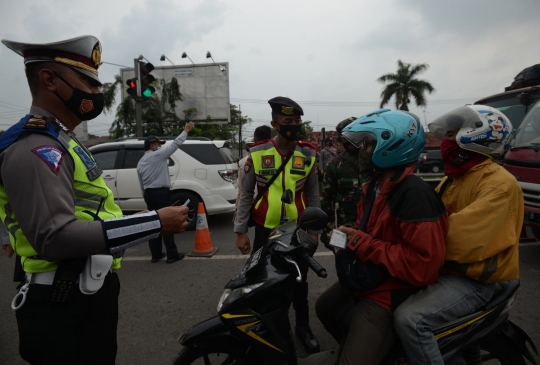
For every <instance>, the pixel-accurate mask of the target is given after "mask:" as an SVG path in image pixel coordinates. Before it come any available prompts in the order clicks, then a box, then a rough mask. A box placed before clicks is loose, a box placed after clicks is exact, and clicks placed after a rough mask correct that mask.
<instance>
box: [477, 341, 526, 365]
mask: <svg viewBox="0 0 540 365" xmlns="http://www.w3.org/2000/svg"><path fill="white" fill-rule="evenodd" d="M480 349H481V350H482V364H501V365H526V363H525V359H524V358H523V355H521V351H520V350H519V348H518V347H517V346H516V345H515V344H514V343H513V342H512V341H511V340H510V339H508V338H505V337H501V336H500V335H499V336H495V337H490V338H489V341H485V342H484V343H482V344H480ZM497 360H498V361H497Z"/></svg>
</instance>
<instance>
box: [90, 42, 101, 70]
mask: <svg viewBox="0 0 540 365" xmlns="http://www.w3.org/2000/svg"><path fill="white" fill-rule="evenodd" d="M92 61H93V62H94V65H95V66H96V69H97V68H99V66H100V65H101V45H100V43H99V42H98V43H96V45H95V46H94V50H93V51H92Z"/></svg>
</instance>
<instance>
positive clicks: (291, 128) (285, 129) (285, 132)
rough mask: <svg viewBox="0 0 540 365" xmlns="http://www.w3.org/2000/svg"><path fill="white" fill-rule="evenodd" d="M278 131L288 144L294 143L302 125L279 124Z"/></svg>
mask: <svg viewBox="0 0 540 365" xmlns="http://www.w3.org/2000/svg"><path fill="white" fill-rule="evenodd" d="M276 124H277V125H279V130H278V133H279V134H281V136H282V137H283V138H285V139H286V140H287V141H289V142H294V141H296V138H297V137H298V132H300V130H301V129H302V124H291V125H286V124H279V123H276Z"/></svg>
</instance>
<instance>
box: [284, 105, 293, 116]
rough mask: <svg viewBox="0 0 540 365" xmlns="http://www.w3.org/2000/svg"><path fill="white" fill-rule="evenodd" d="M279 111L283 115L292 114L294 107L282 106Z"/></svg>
mask: <svg viewBox="0 0 540 365" xmlns="http://www.w3.org/2000/svg"><path fill="white" fill-rule="evenodd" d="M281 112H282V113H283V114H285V115H293V114H294V108H293V107H292V106H282V107H281Z"/></svg>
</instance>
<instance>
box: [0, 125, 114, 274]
mask: <svg viewBox="0 0 540 365" xmlns="http://www.w3.org/2000/svg"><path fill="white" fill-rule="evenodd" d="M28 119H29V116H26V117H24V118H23V119H21V121H20V122H19V123H17V124H16V125H14V126H13V127H11V128H10V129H12V128H13V130H11V131H10V135H11V136H15V137H13V138H11V139H10V140H9V141H7V142H6V141H5V140H4V141H2V142H3V145H2V147H3V148H4V149H5V148H7V147H9V146H10V145H11V144H12V143H14V142H15V141H16V140H17V138H18V135H20V133H22V132H27V133H29V132H37V133H41V134H47V135H49V136H51V137H53V138H54V139H56V140H57V141H58V142H59V143H61V144H62V146H64V149H66V150H67V151H68V152H69V156H70V157H67V156H66V158H71V159H72V160H73V165H74V171H73V191H74V195H75V216H76V217H77V219H78V220H83V221H93V220H94V216H93V215H92V214H97V216H98V217H99V218H100V219H102V220H105V219H109V218H117V217H121V216H122V211H121V210H120V208H119V207H118V206H117V205H116V204H115V203H114V196H113V193H112V191H111V190H110V189H109V188H108V187H107V185H106V184H105V180H104V179H103V177H102V176H101V175H100V176H99V177H95V175H96V173H94V174H92V173H90V174H88V172H89V171H90V170H92V168H93V167H95V166H97V164H96V163H95V160H94V159H93V157H92V155H91V154H90V153H88V152H86V150H85V148H84V147H83V146H80V145H79V144H78V143H77V142H76V141H75V140H74V139H72V138H71V137H70V136H69V135H67V134H66V133H64V132H62V131H60V132H57V131H56V128H54V126H51V128H49V130H40V131H34V130H32V129H24V130H23V128H22V127H23V126H24V124H25V123H26V121H27V120H28ZM51 124H52V123H51ZM17 128H19V129H20V131H18V130H17ZM19 132H20V133H19ZM76 151H78V152H76ZM90 165H92V167H90ZM94 171H97V169H96V170H94ZM89 175H90V176H89ZM91 178H94V179H93V180H91ZM98 209H99V212H98ZM0 218H1V219H2V221H3V222H4V224H5V225H6V227H7V228H8V231H9V233H10V235H9V236H10V241H11V245H12V246H13V248H14V249H15V252H16V253H17V254H18V255H19V256H21V263H22V265H23V269H24V271H25V272H27V273H39V272H48V271H54V270H56V267H57V266H58V263H56V262H50V261H46V260H42V259H41V258H39V256H38V254H37V252H36V251H35V250H34V248H33V247H32V246H31V245H30V243H29V242H28V239H27V238H26V236H25V235H24V234H23V232H22V230H21V229H20V226H19V222H18V220H17V218H16V217H15V214H14V212H13V210H12V208H11V205H10V203H9V199H8V196H7V194H6V191H5V189H4V187H3V186H2V185H0ZM72 244H75V245H76V244H77V242H76V240H74V241H73V243H72ZM121 260H122V259H121V258H116V259H114V260H113V263H112V265H111V268H112V269H118V268H120V263H121Z"/></svg>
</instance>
